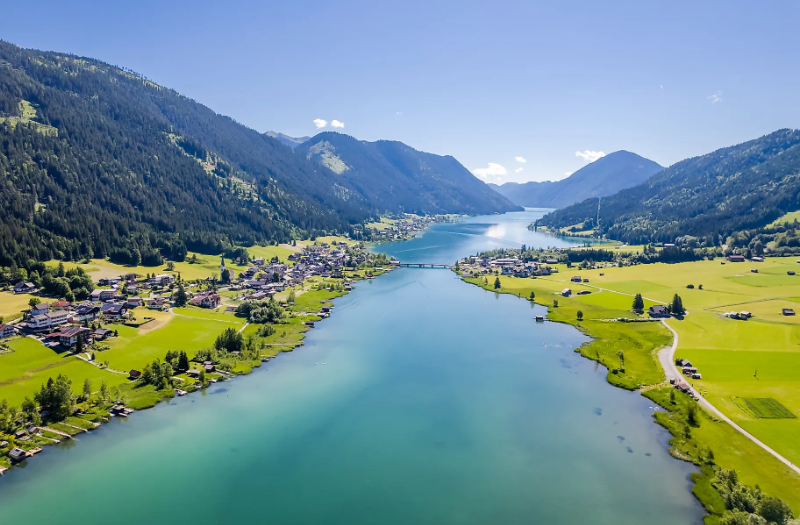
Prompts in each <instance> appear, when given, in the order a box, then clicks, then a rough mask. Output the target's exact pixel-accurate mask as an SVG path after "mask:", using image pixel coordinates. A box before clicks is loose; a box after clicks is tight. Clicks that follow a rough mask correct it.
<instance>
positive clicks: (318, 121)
mask: <svg viewBox="0 0 800 525" xmlns="http://www.w3.org/2000/svg"><path fill="white" fill-rule="evenodd" d="M314 125H315V126H317V129H320V128H324V127H325V126H327V125H328V121H327V120H322V119H321V118H315V119H314Z"/></svg>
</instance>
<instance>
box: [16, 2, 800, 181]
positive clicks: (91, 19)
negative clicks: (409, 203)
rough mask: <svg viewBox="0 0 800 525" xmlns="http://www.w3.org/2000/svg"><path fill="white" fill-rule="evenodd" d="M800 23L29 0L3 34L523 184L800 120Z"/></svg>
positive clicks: (702, 8)
mask: <svg viewBox="0 0 800 525" xmlns="http://www.w3.org/2000/svg"><path fill="white" fill-rule="evenodd" d="M798 20H800V2H794V1H789V0H787V1H784V2H772V1H763V2H738V1H705V2H697V1H692V2H684V1H675V0H672V1H656V0H648V1H636V2H616V1H609V0H606V1H603V2H597V1H591V2H577V1H576V2H502V1H493V2H486V1H480V2H477V1H471V0H461V1H457V2H438V1H432V0H428V1H417V0H406V1H402V2H391V3H387V2H375V1H332V0H327V1H322V2H318V1H315V0H309V1H295V2H285V1H282V2H272V1H269V2H237V1H233V0H231V1H227V2H206V1H203V0H195V1H193V2H181V1H170V2H150V1H136V2H108V1H103V2H87V1H83V2H82V1H71V2H63V1H59V2H42V1H37V0H25V1H24V2H23V1H19V0H17V1H11V2H6V3H5V5H4V6H3V16H2V17H0V38H2V39H4V40H7V41H10V42H12V43H15V44H18V45H21V46H23V47H32V48H38V49H46V50H56V51H63V52H71V53H75V54H78V55H83V56H90V57H94V58H98V59H101V60H104V61H106V62H109V63H111V64H116V65H121V66H126V67H129V68H131V69H133V70H135V71H138V72H139V73H142V74H144V75H145V76H147V77H148V78H150V79H152V80H154V81H155V82H157V83H159V84H162V85H165V86H168V87H171V88H174V89H176V90H177V91H179V92H181V93H183V94H185V95H187V96H189V97H192V98H194V99H195V100H198V101H199V102H202V103H203V104H206V105H208V106H209V107H211V108H212V109H214V110H215V111H217V112H219V113H222V114H226V115H230V116H231V117H233V118H235V119H237V120H238V121H239V122H242V123H244V124H246V125H248V126H250V127H252V128H255V129H257V130H259V131H268V130H277V131H282V132H284V133H287V134H289V135H294V136H302V135H313V134H315V133H316V132H317V131H319V129H318V128H317V127H316V126H315V123H314V121H315V120H324V121H326V123H327V126H326V127H325V128H321V129H324V130H331V129H334V130H337V131H342V132H344V133H348V134H350V135H353V136H355V137H357V138H360V139H365V140H377V139H394V140H401V141H403V142H405V143H407V144H409V145H411V146H413V147H415V148H417V149H420V150H424V151H430V152H433V153H438V154H448V155H453V156H455V157H456V158H457V159H458V160H460V161H461V162H462V163H463V164H464V165H465V166H467V167H468V168H469V169H471V170H476V169H484V170H485V171H479V172H478V173H481V174H482V176H483V177H484V178H486V179H487V180H492V181H497V180H499V181H501V182H505V181H510V180H515V181H525V180H545V179H558V178H563V177H564V176H565V174H567V173H570V172H573V171H575V170H576V169H578V168H580V167H582V166H584V165H585V164H586V163H587V162H589V161H590V160H592V159H594V158H596V156H597V153H595V152H605V153H610V152H612V151H616V150H620V149H626V150H629V151H634V152H636V153H639V154H640V155H643V156H645V157H648V158H651V159H653V160H655V161H656V162H659V163H661V164H663V165H669V164H672V163H674V162H677V161H679V160H681V159H683V158H686V157H690V156H695V155H701V154H704V153H708V152H710V151H713V150H714V149H716V148H720V147H724V146H728V145H732V144H735V143H738V142H743V141H745V140H748V139H751V138H755V137H758V136H761V135H763V134H766V133H769V132H771V131H774V130H776V129H779V128H784V127H791V128H798V127H800V103H799V102H800V101H799V100H798V98H800V89H798V86H800V67H798V65H800V54H799V53H798V47H797V38H798V37H797V32H796V31H797V29H796V26H797V21H798ZM334 120H336V121H338V122H339V123H340V124H343V126H344V127H341V128H332V127H331V122H332V121H334ZM577 152H581V153H583V154H584V156H583V157H582V156H579V155H577V154H576V153H577ZM517 157H520V158H522V159H524V160H525V161H526V162H524V163H523V162H521V161H518V160H516V158H517ZM584 157H586V158H584ZM490 163H492V164H494V165H496V166H499V167H496V166H495V167H492V166H491V165H490ZM520 168H521V171H517V170H520ZM503 172H505V173H503Z"/></svg>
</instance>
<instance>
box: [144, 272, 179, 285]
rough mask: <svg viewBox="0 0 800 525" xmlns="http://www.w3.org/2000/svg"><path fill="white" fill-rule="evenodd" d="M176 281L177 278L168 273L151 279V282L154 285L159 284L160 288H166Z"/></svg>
mask: <svg viewBox="0 0 800 525" xmlns="http://www.w3.org/2000/svg"><path fill="white" fill-rule="evenodd" d="M174 280H175V277H173V276H171V275H169V274H166V273H162V274H159V275H154V276H153V278H152V279H150V281H151V282H152V283H153V284H157V285H159V286H166V285H168V284H170V283H171V282H172V281H174Z"/></svg>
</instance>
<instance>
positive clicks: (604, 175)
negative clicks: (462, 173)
mask: <svg viewBox="0 0 800 525" xmlns="http://www.w3.org/2000/svg"><path fill="white" fill-rule="evenodd" d="M663 169H664V168H663V166H661V165H659V164H658V163H656V162H653V161H652V160H649V159H646V158H644V157H642V156H639V155H637V154H636V153H631V152H629V151H624V150H622V151H616V152H614V153H609V154H608V155H606V156H604V157H601V158H599V159H597V160H596V161H594V162H592V163H591V164H587V165H586V166H584V167H582V168H581V169H579V170H578V171H576V172H575V173H573V174H572V175H570V176H569V177H567V178H566V179H563V180H559V181H555V182H553V181H545V182H526V183H523V184H519V183H516V182H507V183H505V184H503V185H500V186H497V185H494V184H492V185H491V186H493V187H494V189H495V190H496V191H497V192H498V193H500V194H501V195H505V196H506V197H508V199H509V200H510V201H511V202H513V203H515V204H519V205H520V206H528V207H532V208H564V207H566V206H569V205H570V204H574V203H576V202H581V201H583V200H585V199H589V198H592V197H605V196H607V195H613V194H614V193H616V192H618V191H620V190H623V189H625V188H630V187H632V186H636V185H638V184H641V183H642V182H644V181H646V180H647V179H648V178H650V177H651V176H652V175H653V174H655V173H657V172H659V171H661V170H663Z"/></svg>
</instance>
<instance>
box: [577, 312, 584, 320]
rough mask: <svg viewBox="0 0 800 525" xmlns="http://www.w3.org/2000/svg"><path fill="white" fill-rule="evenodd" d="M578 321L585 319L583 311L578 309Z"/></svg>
mask: <svg viewBox="0 0 800 525" xmlns="http://www.w3.org/2000/svg"><path fill="white" fill-rule="evenodd" d="M578 321H583V312H581V311H580V310H578Z"/></svg>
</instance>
